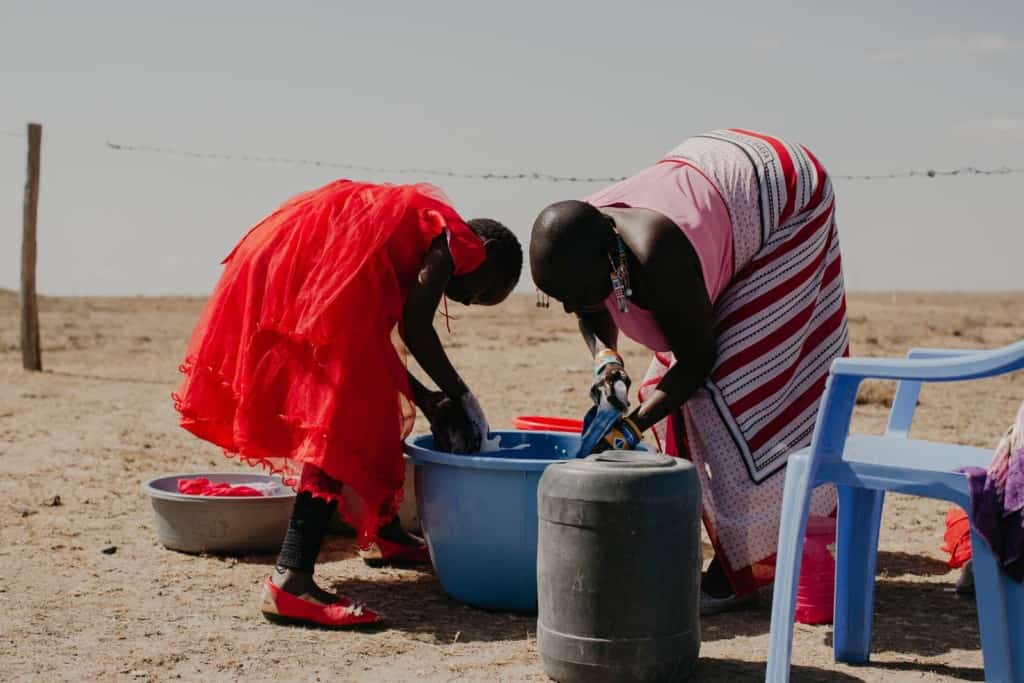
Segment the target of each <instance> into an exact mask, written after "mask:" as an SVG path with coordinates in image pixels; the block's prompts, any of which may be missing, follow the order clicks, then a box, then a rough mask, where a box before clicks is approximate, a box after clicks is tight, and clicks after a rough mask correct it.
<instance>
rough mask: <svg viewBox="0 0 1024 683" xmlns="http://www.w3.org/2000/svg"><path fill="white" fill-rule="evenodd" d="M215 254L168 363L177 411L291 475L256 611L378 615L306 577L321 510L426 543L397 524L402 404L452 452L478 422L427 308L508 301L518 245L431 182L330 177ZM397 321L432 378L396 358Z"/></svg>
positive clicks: (227, 445)
mask: <svg viewBox="0 0 1024 683" xmlns="http://www.w3.org/2000/svg"><path fill="white" fill-rule="evenodd" d="M224 266H225V267H224V273H223V275H222V276H221V279H220V281H219V283H218V284H217V287H216V289H215V290H214V292H213V294H212V296H211V297H210V299H209V301H208V302H207V304H206V308H205V309H204V311H203V313H202V316H201V317H200V320H199V323H198V325H197V326H196V329H195V331H194V332H193V334H192V337H191V340H190V342H189V345H188V352H187V356H186V358H185V362H184V363H183V364H182V366H181V371H182V373H183V374H184V381H183V382H182V385H181V388H180V389H179V391H178V392H177V393H175V394H174V402H175V408H176V409H177V411H178V412H179V413H180V416H181V426H182V427H184V428H185V429H187V430H189V431H190V432H192V433H193V434H195V435H196V436H198V437H200V438H202V439H205V440H207V441H210V442H212V443H214V444H216V445H218V446H220V447H221V448H223V449H224V451H225V453H227V454H228V455H231V456H234V457H237V458H239V459H241V460H243V461H245V462H247V463H249V464H250V465H254V466H260V467H263V468H265V469H267V470H269V471H270V472H273V473H275V474H279V475H281V477H282V479H283V480H284V482H285V483H286V484H288V485H289V486H292V487H294V488H295V489H296V490H297V491H298V496H297V497H296V500H295V508H294V511H293V514H292V518H291V521H290V523H289V528H288V532H287V535H286V537H285V540H284V543H283V544H282V548H281V554H280V556H279V558H278V562H277V566H276V568H275V571H274V572H273V575H272V576H270V577H269V578H268V579H267V580H266V582H265V584H264V590H263V602H262V610H263V612H264V613H265V614H266V615H268V616H271V617H283V618H287V619H293V620H299V621H305V622H314V623H318V624H321V625H327V626H347V625H354V624H365V623H372V622H374V621H377V620H378V619H379V616H378V615H377V614H375V613H374V612H372V611H371V610H368V609H365V608H363V607H361V606H358V605H355V604H354V603H352V602H350V601H349V600H347V599H346V598H341V597H338V596H335V595H332V594H330V593H328V592H326V591H323V590H321V589H320V588H319V587H318V586H317V585H316V583H315V582H314V581H313V568H314V563H315V561H316V556H317V553H318V552H319V549H320V544H321V542H322V540H323V537H324V534H325V531H326V527H327V524H328V521H329V519H330V517H331V516H332V515H333V513H334V510H335V509H336V508H339V506H340V512H341V515H342V517H343V519H345V520H346V521H347V522H348V523H349V524H351V525H352V526H354V527H355V528H356V529H357V533H358V542H359V545H360V547H367V546H368V545H370V544H371V543H376V544H377V545H378V547H379V548H380V550H381V552H382V554H384V556H385V557H388V556H391V557H397V558H399V559H417V558H418V559H426V557H427V556H426V553H425V547H424V546H423V545H422V541H419V540H418V539H415V540H411V539H410V537H409V536H408V535H407V534H405V533H404V532H403V531H402V530H401V527H400V525H399V524H398V522H397V511H398V506H399V504H400V502H401V492H402V485H403V479H404V476H405V465H404V461H403V458H402V440H403V439H404V437H405V436H407V435H408V433H409V431H410V430H411V428H412V423H413V420H414V418H415V409H414V408H413V407H412V406H413V404H415V405H416V406H418V407H419V408H420V409H421V410H422V411H423V412H424V414H425V415H426V417H427V418H428V419H429V420H430V422H431V427H432V429H433V430H434V432H435V433H436V434H441V433H444V434H448V435H452V436H453V442H454V443H458V444H459V446H460V448H462V449H463V450H466V451H469V452H472V451H475V450H478V449H479V448H480V444H481V442H482V440H483V439H485V438H486V437H487V434H488V425H487V420H486V418H485V417H484V413H483V411H482V410H481V409H480V404H479V403H478V401H477V400H476V398H475V397H474V396H473V394H472V393H471V392H470V391H469V388H468V387H467V386H466V384H465V382H463V380H462V378H461V377H460V376H459V374H458V372H457V371H456V370H455V368H454V367H453V366H452V364H451V362H450V361H449V360H448V357H447V355H446V354H445V352H444V348H443V347H442V346H441V342H440V340H439V338H438V336H437V333H436V332H435V331H434V327H433V319H434V315H435V312H436V310H437V307H438V304H439V303H440V302H441V298H442V297H443V296H445V295H447V296H448V297H449V298H451V299H454V300H455V301H458V302H460V303H463V304H466V305H469V304H481V305H486V306H492V305H495V304H498V303H501V302H502V301H504V300H505V298H506V297H508V295H509V294H510V293H511V292H512V290H513V288H514V287H515V285H516V283H517V281H518V279H519V274H520V270H521V268H522V248H521V247H520V245H519V242H518V240H517V239H516V238H515V236H514V235H513V234H512V232H511V231H510V230H508V228H506V227H505V226H503V225H501V224H500V223H498V222H496V221H492V220H489V219H477V220H472V221H469V222H468V223H467V222H465V221H463V220H462V219H461V218H460V217H459V215H458V214H457V213H456V212H455V210H454V209H453V208H452V207H451V206H450V203H449V202H448V200H447V199H446V198H445V197H444V195H443V194H442V193H441V192H440V191H439V190H438V189H437V188H434V187H432V186H430V185H425V184H421V185H380V184H370V183H360V182H354V181H350V180H337V181H334V182H331V183H329V184H327V185H325V186H324V187H321V188H319V189H317V190H313V191H311V192H307V193H304V194H300V195H298V196H296V197H293V198H292V199H290V200H288V201H287V202H286V203H285V204H284V205H282V206H281V207H280V208H279V209H277V210H276V211H275V212H273V213H272V214H270V215H269V216H267V217H266V218H264V219H263V220H262V221H261V222H260V223H258V224H257V225H256V226H255V227H254V228H253V229H252V230H250V231H249V233H248V234H247V235H246V236H245V237H244V238H243V239H242V240H241V242H239V243H238V245H237V246H236V247H235V249H234V250H233V251H232V252H231V254H229V255H228V257H227V258H226V259H225V260H224ZM396 331H397V333H398V334H399V335H400V337H401V339H402V341H404V343H405V347H406V348H407V349H408V350H409V352H410V353H412V355H413V357H414V358H415V359H416V360H417V361H418V363H419V364H420V367H422V368H423V370H424V372H426V374H427V375H428V376H429V377H430V379H431V380H433V381H434V382H435V383H436V384H437V387H438V388H439V389H440V391H431V390H428V389H427V388H426V387H424V386H423V385H422V384H421V383H420V382H418V381H417V380H416V379H415V378H414V377H412V376H411V375H410V374H409V373H408V372H407V370H406V367H405V363H404V361H403V358H402V355H401V353H400V351H399V350H397V349H396V347H395V345H394V343H393V333H394V332H396ZM343 485H344V486H347V487H348V488H349V492H348V493H349V495H346V497H345V498H344V499H343V498H342V497H341V491H342V487H343ZM353 501H355V502H353Z"/></svg>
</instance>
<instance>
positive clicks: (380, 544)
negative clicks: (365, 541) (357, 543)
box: [359, 538, 430, 565]
mask: <svg viewBox="0 0 1024 683" xmlns="http://www.w3.org/2000/svg"><path fill="white" fill-rule="evenodd" d="M359 556H360V557H362V558H363V561H364V562H366V563H367V564H369V565H375V564H430V550H429V549H428V548H427V544H426V543H422V544H420V545H405V544H404V543H395V542H394V541H387V540H385V539H383V538H378V539H376V540H375V541H374V542H373V543H371V544H370V547H369V548H368V549H367V550H360V551H359Z"/></svg>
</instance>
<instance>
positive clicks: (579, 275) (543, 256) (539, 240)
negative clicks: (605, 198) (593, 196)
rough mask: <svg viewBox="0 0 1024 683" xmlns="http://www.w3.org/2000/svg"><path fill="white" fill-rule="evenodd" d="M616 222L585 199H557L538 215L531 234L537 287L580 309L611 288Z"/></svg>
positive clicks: (592, 304) (569, 308) (590, 306)
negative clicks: (611, 245) (611, 258)
mask: <svg viewBox="0 0 1024 683" xmlns="http://www.w3.org/2000/svg"><path fill="white" fill-rule="evenodd" d="M614 225H615V224H614V222H613V221H612V219H611V218H609V217H608V216H606V215H604V214H603V213H601V212H600V211H598V210H597V209H596V208H595V207H593V206H591V205H590V204H587V203H585V202H580V201H574V200H571V201H564V202H556V203H555V204H551V205H550V206H548V207H547V208H545V209H544V210H543V211H541V212H540V215H539V216H537V220H536V221H534V224H533V234H532V235H531V237H530V269H531V270H532V271H533V280H534V282H535V283H536V285H537V287H538V288H539V289H540V290H541V291H542V292H544V293H545V294H547V295H548V296H551V297H554V298H555V299H558V300H559V301H561V302H562V304H563V306H564V307H565V310H566V311H567V312H570V313H579V312H581V311H586V310H590V309H594V308H597V307H599V306H600V305H601V303H602V302H603V301H604V300H605V298H606V297H607V296H608V295H609V294H611V280H610V278H609V270H610V267H611V266H610V264H609V261H608V253H609V251H608V249H609V244H610V242H611V240H612V239H613V236H614Z"/></svg>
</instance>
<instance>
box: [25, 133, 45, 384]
mask: <svg viewBox="0 0 1024 683" xmlns="http://www.w3.org/2000/svg"><path fill="white" fill-rule="evenodd" d="M42 142H43V127H42V126H41V125H40V124H38V123H30V124H28V169H27V174H26V178H25V214H24V222H23V223H22V235H21V364H22V366H23V367H24V368H25V369H26V370H35V371H40V370H42V369H43V358H42V352H41V350H40V343H39V304H38V302H37V300H36V217H37V215H38V207H39V148H40V147H41V146H42Z"/></svg>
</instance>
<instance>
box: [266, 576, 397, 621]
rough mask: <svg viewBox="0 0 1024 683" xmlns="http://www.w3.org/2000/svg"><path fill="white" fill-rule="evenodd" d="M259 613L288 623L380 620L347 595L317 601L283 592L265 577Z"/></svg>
mask: <svg viewBox="0 0 1024 683" xmlns="http://www.w3.org/2000/svg"><path fill="white" fill-rule="evenodd" d="M260 610H261V611H262V612H263V616H265V617H266V618H267V619H269V620H271V621H276V622H282V623H290V624H295V623H299V624H318V625H320V626H327V627H329V628H344V627H346V626H366V625H367V624H375V623H377V622H378V621H380V620H381V616H380V615H379V614H378V613H376V612H374V611H373V610H369V609H366V608H365V607H363V606H362V605H353V604H352V601H351V600H349V599H348V598H338V601H337V602H332V603H331V604H330V605H318V604H316V603H315V602H310V601H309V600H303V599H302V598H300V597H298V596H295V595H292V594H291V593H286V592H285V591H283V590H281V589H280V588H278V587H277V586H275V585H274V582H273V581H271V580H270V577H267V581H266V583H265V584H264V585H263V601H262V604H261V605H260Z"/></svg>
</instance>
